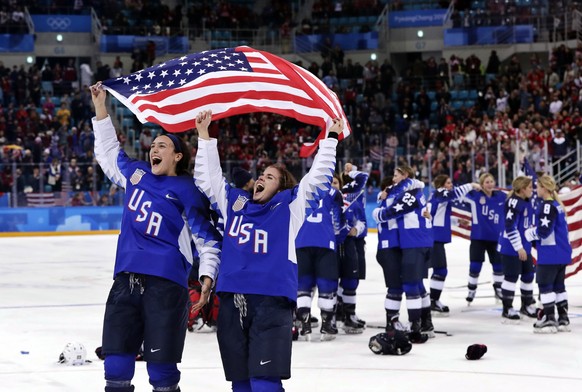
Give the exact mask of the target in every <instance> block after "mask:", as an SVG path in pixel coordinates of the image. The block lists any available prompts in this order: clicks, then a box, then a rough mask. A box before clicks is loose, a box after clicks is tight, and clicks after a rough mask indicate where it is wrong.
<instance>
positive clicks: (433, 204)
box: [429, 174, 481, 316]
mask: <svg viewBox="0 0 582 392" xmlns="http://www.w3.org/2000/svg"><path fill="white" fill-rule="evenodd" d="M433 185H434V187H435V190H434V191H433V193H432V195H431V197H430V200H429V206H430V215H431V216H432V227H433V239H434V244H433V247H432V252H431V260H430V261H431V262H430V266H431V267H432V275H431V277H430V309H431V310H432V311H433V312H435V313H437V314H441V315H444V316H448V314H449V307H448V306H446V305H443V303H442V302H441V301H440V298H441V294H442V292H443V288H444V286H445V279H446V278H447V274H448V270H447V254H446V252H445V244H448V243H450V242H451V210H452V202H453V201H455V200H460V199H462V198H463V197H464V196H465V195H466V194H467V193H468V192H469V191H471V190H475V191H480V190H481V185H479V184H477V183H472V184H464V185H461V186H457V187H453V182H452V181H451V178H450V177H449V176H447V175H446V174H441V175H438V176H436V177H435V179H434V181H433Z"/></svg>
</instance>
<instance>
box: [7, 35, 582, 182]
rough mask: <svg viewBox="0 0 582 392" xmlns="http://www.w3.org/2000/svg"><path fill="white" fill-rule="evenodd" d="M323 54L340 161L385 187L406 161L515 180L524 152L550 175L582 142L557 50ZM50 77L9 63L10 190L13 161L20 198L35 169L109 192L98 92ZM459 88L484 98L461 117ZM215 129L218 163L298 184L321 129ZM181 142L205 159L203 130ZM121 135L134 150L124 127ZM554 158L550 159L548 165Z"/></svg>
mask: <svg viewBox="0 0 582 392" xmlns="http://www.w3.org/2000/svg"><path fill="white" fill-rule="evenodd" d="M324 55H325V57H324V59H323V60H322V62H321V63H315V62H314V63H312V64H310V65H309V66H308V67H307V69H309V70H310V71H311V72H313V73H314V74H316V75H317V76H318V77H320V78H322V79H323V81H324V82H325V83H326V84H327V85H328V86H329V87H330V88H331V89H333V90H335V91H336V92H337V93H338V95H339V96H340V98H341V100H342V101H343V103H344V108H345V111H346V114H347V116H348V118H349V120H350V125H351V128H352V130H353V136H351V137H349V138H348V139H346V140H345V142H343V143H340V150H339V152H338V157H339V158H340V161H341V160H351V161H355V162H359V163H360V164H361V165H363V166H365V165H369V170H371V172H372V181H375V182H376V184H379V182H380V179H381V176H382V175H383V174H388V173H390V172H391V171H392V170H393V168H394V166H395V165H397V164H399V163H400V162H403V161H408V162H410V163H411V164H412V165H413V167H415V168H416V170H417V172H418V174H419V176H420V177H421V178H423V179H424V180H425V181H427V180H428V179H429V178H431V177H435V176H436V175H438V174H443V173H446V174H450V173H453V178H454V180H455V181H456V182H459V183H460V182H464V181H468V180H471V179H472V178H474V176H477V175H478V174H480V173H482V172H483V171H485V170H489V171H490V172H491V173H492V174H494V176H496V177H497V173H498V167H497V165H498V164H502V165H504V168H505V172H506V173H507V175H508V181H510V179H511V175H512V174H513V171H512V170H513V165H514V163H515V159H516V152H517V154H518V155H519V156H520V157H524V156H525V157H528V159H529V161H530V163H531V164H532V166H533V167H535V168H536V169H538V170H547V168H548V164H549V163H551V162H554V161H556V160H558V159H560V158H561V157H563V156H565V155H566V154H567V153H568V152H569V151H570V150H571V149H572V148H573V147H574V146H575V143H576V141H580V140H581V139H582V116H581V114H580V113H581V111H582V99H580V91H582V52H580V51H574V50H571V49H569V48H568V47H567V46H565V45H561V46H559V47H558V48H556V49H555V50H554V51H553V52H552V55H551V57H550V59H549V61H548V62H547V65H546V66H542V61H541V60H540V59H539V58H538V56H536V55H532V56H531V58H530V61H529V64H528V65H527V66H523V65H522V63H520V61H519V60H518V58H517V56H514V57H513V58H511V59H510V60H509V61H508V62H506V63H501V62H500V61H499V59H498V58H497V56H496V54H495V52H492V53H491V56H490V57H489V59H487V60H485V59H483V60H481V59H478V58H477V57H476V56H474V55H473V56H469V57H468V58H467V59H462V58H460V57H458V56H453V57H451V58H450V59H448V60H447V59H440V60H439V61H438V63H437V61H436V59H434V58H429V59H427V60H426V61H422V60H418V61H416V62H413V63H411V64H409V65H408V66H407V67H406V68H405V69H403V70H401V71H400V72H397V71H396V70H395V69H394V68H393V67H392V66H391V65H390V63H389V62H388V61H387V60H386V61H384V62H382V63H381V64H379V63H378V62H376V61H368V62H367V63H365V64H363V65H362V64H360V63H359V62H353V61H352V60H351V59H350V58H349V56H348V58H347V59H345V60H344V55H343V54H337V53H336V52H334V50H333V48H332V49H331V50H330V51H325V52H324ZM332 59H333V60H332ZM300 65H303V64H300ZM522 67H523V68H522ZM104 68H106V69H109V68H108V67H104ZM473 68H475V69H477V70H479V71H478V72H474V71H472V69H473ZM439 69H440V70H442V71H443V72H445V71H446V72H447V74H448V73H449V72H450V75H448V77H447V75H443V74H442V73H441V72H440V71H439ZM41 74H42V72H41V70H39V69H38V68H37V66H35V65H33V66H31V67H30V68H29V69H28V70H26V69H25V67H24V66H21V67H20V68H18V67H15V68H13V69H12V70H9V69H7V68H5V67H3V66H2V65H0V77H1V78H2V81H3V83H2V89H0V91H2V95H1V96H2V99H1V100H0V103H1V104H2V106H1V109H0V145H1V146H2V148H1V149H0V162H1V163H2V178H1V181H2V183H1V187H2V188H1V190H2V191H5V192H6V191H10V190H11V189H12V184H13V181H14V179H13V178H12V177H13V169H12V166H11V165H10V163H11V162H17V163H18V164H19V169H20V171H19V172H18V173H17V176H22V179H20V178H17V179H16V180H17V183H18V184H19V185H18V189H19V190H20V189H22V190H24V188H26V187H27V186H31V188H32V189H33V190H35V191H36V190H37V189H38V186H35V185H31V184H29V183H28V182H27V178H28V179H31V178H37V177H38V173H37V172H36V171H35V167H37V166H41V167H42V169H43V172H44V189H45V190H52V191H60V190H61V189H62V183H63V181H65V182H66V183H67V185H68V189H70V190H71V191H85V190H94V189H93V188H94V187H95V185H96V184H97V186H98V187H99V188H101V184H102V182H103V175H102V173H101V172H100V170H99V168H98V167H97V168H96V167H95V164H94V161H93V155H92V148H93V135H92V131H91V127H90V122H89V119H90V117H91V116H92V110H91V106H90V96H89V92H88V91H87V90H86V88H77V89H73V90H71V91H70V93H66V92H63V91H61V94H62V95H60V96H58V97H57V96H52V95H51V94H49V93H44V94H42V93H41V92H39V91H37V90H39V87H38V83H37V82H36V81H37V80H39V79H40V75H41ZM457 76H461V78H458V77H457ZM52 82H53V84H54V83H55V80H53V81H52ZM31 85H32V86H35V88H31V87H30V86H31ZM461 89H471V90H474V91H476V92H478V95H477V97H478V98H477V99H475V101H474V102H472V103H471V105H470V106H461V107H457V108H455V107H453V103H454V102H453V100H452V96H453V95H455V93H456V92H458V91H459V90H461ZM18 91H20V93H18ZM55 100H56V101H58V103H59V105H55V104H54V101H55ZM433 109H434V110H433ZM210 131H211V134H214V135H218V134H219V133H220V134H221V139H222V140H229V141H230V142H229V143H223V144H221V145H220V154H221V156H222V158H223V159H224V160H226V161H230V163H231V164H232V165H236V166H243V167H245V168H247V169H249V170H251V171H254V172H260V171H261V170H262V169H263V168H264V167H265V166H267V165H269V164H271V163H274V162H281V163H284V164H286V165H287V166H288V167H289V168H290V170H291V171H292V172H294V174H296V175H297V176H301V175H302V174H303V173H304V171H305V170H306V169H307V168H308V166H309V162H307V163H306V162H305V161H303V160H301V159H300V158H299V149H300V146H301V144H302V143H303V142H307V141H312V140H314V139H315V137H316V136H317V134H318V132H319V130H318V129H315V128H314V127H312V126H308V125H305V124H301V123H299V122H297V121H295V120H294V119H291V118H287V117H282V116H279V115H275V114H269V113H255V114H250V115H244V116H235V117H231V118H227V119H223V120H220V121H216V122H213V124H212V129H211V130H210ZM147 132H148V131H145V132H144V133H143V135H146V136H147ZM153 136H154V137H155V135H153ZM183 136H184V137H185V138H186V140H188V142H189V143H190V145H191V146H192V149H193V151H194V153H195V151H196V147H197V137H196V133H195V131H192V132H188V133H186V134H184V135H183ZM150 137H151V136H150ZM119 138H120V140H121V141H122V142H123V143H125V138H126V135H124V134H123V132H122V131H121V128H120V132H119ZM498 145H499V146H500V150H501V153H502V155H501V159H498V158H499V157H498V155H497V146H498ZM128 148H129V149H131V148H132V146H131V145H128ZM545 149H547V157H548V158H549V160H550V162H546V161H545V159H546V155H545V154H544V151H546V150H545ZM143 153H144V154H146V153H147V146H146V148H145V149H144V151H143ZM145 157H146V155H142V158H145ZM54 162H58V165H56V166H54V165H53V163H54ZM53 166H54V167H53ZM53 172H56V173H57V174H58V175H53V174H51V173H53ZM59 173H60V174H59ZM94 174H95V176H96V177H95V178H94V177H93V176H94ZM28 189H30V188H28ZM98 190H100V189H98ZM103 190H104V191H105V190H107V187H105V188H104V189H103Z"/></svg>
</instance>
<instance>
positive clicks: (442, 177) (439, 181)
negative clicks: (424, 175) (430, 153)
mask: <svg viewBox="0 0 582 392" xmlns="http://www.w3.org/2000/svg"><path fill="white" fill-rule="evenodd" d="M448 179H449V176H447V175H446V174H439V175H438V176H436V177H435V178H434V180H433V181H432V184H433V185H434V187H435V189H440V188H442V187H444V186H445V183H446V182H447V180H448Z"/></svg>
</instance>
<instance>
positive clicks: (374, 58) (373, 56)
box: [370, 53, 378, 61]
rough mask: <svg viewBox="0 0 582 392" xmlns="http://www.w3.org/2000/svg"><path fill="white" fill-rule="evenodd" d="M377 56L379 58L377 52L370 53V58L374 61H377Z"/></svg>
mask: <svg viewBox="0 0 582 392" xmlns="http://www.w3.org/2000/svg"><path fill="white" fill-rule="evenodd" d="M377 58H378V56H376V53H372V54H371V55H370V59H371V60H372V61H375V60H376V59H377Z"/></svg>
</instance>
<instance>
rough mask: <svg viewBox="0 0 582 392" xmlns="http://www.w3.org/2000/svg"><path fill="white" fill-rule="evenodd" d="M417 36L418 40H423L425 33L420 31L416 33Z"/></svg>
mask: <svg viewBox="0 0 582 392" xmlns="http://www.w3.org/2000/svg"><path fill="white" fill-rule="evenodd" d="M416 36H417V37H418V38H422V37H424V31H422V30H418V31H417V32H416Z"/></svg>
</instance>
